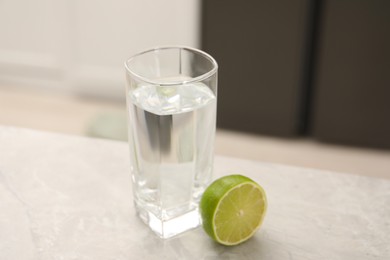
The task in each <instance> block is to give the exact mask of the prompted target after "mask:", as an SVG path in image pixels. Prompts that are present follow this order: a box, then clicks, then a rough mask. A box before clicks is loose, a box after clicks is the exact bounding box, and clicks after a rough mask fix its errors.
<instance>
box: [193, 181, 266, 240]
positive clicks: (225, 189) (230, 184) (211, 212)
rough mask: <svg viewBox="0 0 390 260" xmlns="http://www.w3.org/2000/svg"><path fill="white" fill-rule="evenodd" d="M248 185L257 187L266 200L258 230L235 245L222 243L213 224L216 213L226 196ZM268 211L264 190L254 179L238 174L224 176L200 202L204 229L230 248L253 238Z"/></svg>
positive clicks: (212, 185) (204, 194)
mask: <svg viewBox="0 0 390 260" xmlns="http://www.w3.org/2000/svg"><path fill="white" fill-rule="evenodd" d="M246 183H248V184H251V185H254V186H256V187H257V188H258V189H259V190H260V191H261V193H262V195H263V197H264V198H263V199H264V201H263V203H264V211H263V213H262V217H261V219H260V220H259V224H258V226H257V227H256V229H254V230H253V232H252V233H251V235H249V236H248V237H246V238H245V239H242V240H240V241H236V242H233V243H231V242H228V241H222V240H220V239H219V238H218V236H217V234H216V231H215V223H213V222H214V219H215V215H216V211H217V209H218V207H219V204H220V203H221V201H222V200H223V198H224V197H225V196H227V195H228V194H229V192H230V191H231V190H234V189H235V188H237V187H238V186H241V185H243V184H246ZM266 209H267V199H266V195H265V192H264V190H263V188H262V187H261V186H260V185H258V184H257V183H256V182H255V181H253V180H252V179H250V178H248V177H246V176H242V175H238V174H237V175H229V176H224V177H222V178H220V179H217V180H215V181H214V182H213V183H211V184H210V186H209V187H208V188H207V189H206V190H205V192H204V193H203V196H202V199H201V201H200V214H201V217H202V221H203V229H204V230H205V231H206V233H207V234H208V235H209V236H210V237H211V238H213V239H214V240H215V241H217V242H218V243H221V244H223V245H228V246H231V245H236V244H239V243H242V242H244V241H246V240H248V239H249V238H250V237H252V236H253V234H254V233H255V232H256V230H257V229H258V228H259V227H260V226H261V224H262V222H263V218H264V215H265V213H266Z"/></svg>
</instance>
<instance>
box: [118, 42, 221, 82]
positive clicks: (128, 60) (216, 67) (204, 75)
mask: <svg viewBox="0 0 390 260" xmlns="http://www.w3.org/2000/svg"><path fill="white" fill-rule="evenodd" d="M167 49H178V50H179V49H180V50H187V51H191V52H193V53H196V54H198V55H201V56H203V57H205V58H206V59H207V60H209V61H210V63H211V64H212V69H211V70H209V71H207V72H206V73H203V74H201V75H199V76H197V77H195V78H191V79H188V80H176V81H170V82H167V81H164V82H159V81H158V80H153V79H150V78H147V77H144V76H141V75H139V74H137V73H135V72H134V71H132V70H131V69H130V68H129V66H128V65H129V63H130V62H131V61H132V60H134V59H135V58H137V57H139V56H141V55H144V54H146V53H150V52H155V51H159V50H167ZM125 68H126V71H127V72H128V73H129V74H131V75H132V76H133V77H135V78H137V79H139V80H142V81H144V82H146V83H150V84H155V85H160V86H168V85H170V86H172V85H182V84H188V83H192V82H199V81H202V80H204V79H206V78H208V77H210V76H212V75H213V74H215V73H216V72H217V70H218V63H217V61H216V60H215V59H214V58H213V57H212V56H211V55H210V54H208V53H206V52H204V51H202V50H199V49H196V48H192V47H188V46H183V45H168V46H157V47H154V48H151V49H147V50H144V51H141V52H139V53H137V54H135V55H133V56H131V57H130V58H128V59H127V60H126V61H125Z"/></svg>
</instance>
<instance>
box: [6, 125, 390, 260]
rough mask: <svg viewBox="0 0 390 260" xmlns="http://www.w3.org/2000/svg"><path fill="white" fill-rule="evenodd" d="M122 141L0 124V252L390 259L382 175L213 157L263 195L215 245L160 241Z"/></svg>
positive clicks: (388, 201)
mask: <svg viewBox="0 0 390 260" xmlns="http://www.w3.org/2000/svg"><path fill="white" fill-rule="evenodd" d="M128 152H129V151H128V149H127V144H125V143H122V142H113V141H104V140H97V139H88V138H82V137H73V136H65V135H58V134H51V133H45V132H38V131H32V130H25V129H18V128H9V127H0V259H2V260H7V259H18V260H22V259H80V260H86V259H93V260H96V259H126V260H128V259H266V260H272V259H315V260H321V259H332V260H335V259H343V260H345V259H353V260H356V259H390V181H388V180H383V179H374V178H366V177H361V176H355V175H348V174H339V173H334V172H325V171H318V170H311V169H302V168H297V167H289V166H282V165H275V164H268V163H261V162H254V161H246V160H238V159H234V158H227V157H220V156H217V157H216V161H215V177H219V176H222V175H226V174H231V173H242V174H245V175H247V176H249V177H251V178H253V179H254V180H256V181H257V182H259V183H260V184H261V185H262V186H263V187H264V188H265V190H266V192H267V194H268V199H269V208H268V214H267V216H266V218H265V221H264V223H263V226H262V228H261V229H260V230H259V231H258V233H257V234H256V235H255V236H254V237H253V238H252V239H251V240H249V241H248V242H246V243H244V244H242V245H240V246H236V247H224V246H220V245H217V244H216V243H214V242H213V241H211V240H210V239H209V238H208V237H207V235H206V234H205V233H204V232H203V231H202V229H201V228H199V229H195V230H192V231H189V232H187V233H184V234H183V235H181V236H179V237H176V238H173V239H170V240H165V241H164V240H160V239H159V238H157V237H156V236H155V235H154V234H152V233H151V232H150V231H149V230H148V228H147V227H146V226H144V225H143V224H142V223H141V222H140V221H139V220H138V219H137V218H136V216H135V213H134V209H133V207H132V194H131V188H130V176H129V162H128Z"/></svg>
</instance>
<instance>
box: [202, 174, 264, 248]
mask: <svg viewBox="0 0 390 260" xmlns="http://www.w3.org/2000/svg"><path fill="white" fill-rule="evenodd" d="M266 209H267V198H266V195H265V192H264V189H263V188H262V187H261V186H260V185H259V184H257V183H256V182H255V181H253V180H251V179H250V178H248V177H245V176H242V175H229V176H225V177H222V178H220V179H218V180H216V181H214V182H213V183H212V184H211V185H210V186H209V187H208V188H207V189H206V191H205V192H204V194H203V196H202V199H201V202H200V212H201V216H202V221H203V228H204V230H205V231H206V233H207V234H208V235H209V236H210V237H211V238H213V239H214V240H215V241H217V242H218V243H221V244H223V245H237V244H240V243H242V242H244V241H246V240H248V239H249V238H251V237H252V236H253V235H254V234H255V232H256V231H257V229H258V228H259V227H260V226H261V224H262V222H263V219H264V215H265V212H266Z"/></svg>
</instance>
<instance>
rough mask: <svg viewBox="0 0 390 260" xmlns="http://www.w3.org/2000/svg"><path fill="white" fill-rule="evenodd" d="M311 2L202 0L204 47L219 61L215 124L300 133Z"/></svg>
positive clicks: (231, 127) (254, 130) (302, 122)
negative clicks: (216, 118)
mask: <svg viewBox="0 0 390 260" xmlns="http://www.w3.org/2000/svg"><path fill="white" fill-rule="evenodd" d="M312 2H313V1H309V0H297V1H290V0H284V1H262V0H248V1H233V0H205V1H203V6H202V15H203V17H202V23H203V24H202V48H203V49H204V50H205V51H206V52H208V53H210V54H211V55H212V56H213V57H215V58H216V60H217V61H218V63H219V83H218V85H219V86H218V88H219V92H218V127H222V128H228V129H234V130H241V131H247V132H254V133H260V134H270V135H278V136H293V135H297V134H299V133H300V132H302V129H303V124H304V123H305V122H304V111H303V109H304V108H305V104H306V103H305V102H306V100H305V97H306V94H305V92H306V89H305V84H306V77H307V75H306V74H307V71H306V69H307V68H306V67H305V66H306V65H307V63H306V61H307V55H308V50H309V49H310V48H309V47H310V46H308V45H307V37H308V33H309V31H310V28H311V26H312V23H311V12H312V10H311V8H312V7H311V3H312ZM309 40H310V36H309Z"/></svg>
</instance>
